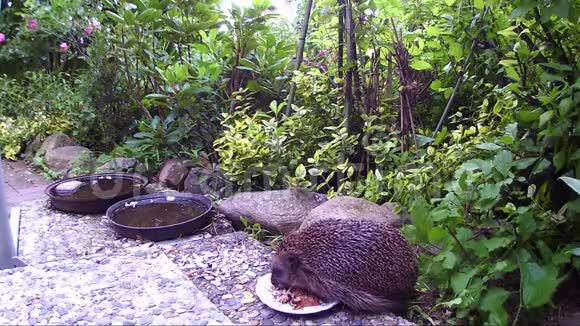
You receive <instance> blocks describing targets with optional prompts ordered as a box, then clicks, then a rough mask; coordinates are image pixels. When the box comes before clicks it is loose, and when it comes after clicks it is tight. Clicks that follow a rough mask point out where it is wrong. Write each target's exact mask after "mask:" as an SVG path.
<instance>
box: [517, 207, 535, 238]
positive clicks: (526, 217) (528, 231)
mask: <svg viewBox="0 0 580 326" xmlns="http://www.w3.org/2000/svg"><path fill="white" fill-rule="evenodd" d="M517 222H518V235H519V236H520V237H521V238H522V240H523V241H526V240H528V239H529V238H530V237H531V236H532V235H533V234H534V232H535V231H536V228H537V226H536V221H535V220H534V216H533V215H532V213H529V212H528V213H523V214H520V215H518V217H517Z"/></svg>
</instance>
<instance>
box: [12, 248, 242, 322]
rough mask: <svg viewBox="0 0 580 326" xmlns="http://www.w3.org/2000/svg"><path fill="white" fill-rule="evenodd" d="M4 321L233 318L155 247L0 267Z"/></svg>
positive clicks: (196, 320) (126, 320)
mask: <svg viewBox="0 0 580 326" xmlns="http://www.w3.org/2000/svg"><path fill="white" fill-rule="evenodd" d="M0 298H2V304H1V305H0V324H2V325H23V324H30V325H35V324H41V325H47V324H51V325H72V324H75V325H88V324H93V325H94V324H97V325H111V324H115V325H135V324H138V325H146V324H154V325H207V324H211V325H215V324H226V325H228V324H231V321H230V320H229V319H228V318H227V317H226V316H225V315H224V314H222V313H221V312H220V311H219V310H218V309H217V308H216V306H215V305H214V304H212V303H211V302H210V301H209V300H208V299H207V298H206V297H205V296H204V295H203V294H202V292H200V291H199V290H198V289H197V288H196V287H195V286H194V285H193V284H192V283H191V282H189V281H188V279H187V278H186V277H185V276H184V275H183V274H182V273H181V272H180V270H179V269H177V267H176V266H175V265H174V264H173V263H172V262H171V261H170V260H168V259H167V257H166V256H165V255H164V254H163V253H162V252H161V251H160V250H159V249H158V248H156V247H155V246H153V247H150V246H149V245H148V244H147V245H142V246H139V247H133V248H127V249H125V250H121V251H117V252H115V253H112V254H107V255H102V254H101V255H92V256H90V257H87V258H84V259H81V260H77V259H71V260H64V261H60V262H52V263H47V264H42V265H37V266H27V267H23V268H16V269H12V270H4V271H0Z"/></svg>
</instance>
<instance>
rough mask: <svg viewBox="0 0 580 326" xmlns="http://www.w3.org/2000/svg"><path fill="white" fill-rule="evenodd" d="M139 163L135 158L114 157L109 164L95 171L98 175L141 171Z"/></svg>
mask: <svg viewBox="0 0 580 326" xmlns="http://www.w3.org/2000/svg"><path fill="white" fill-rule="evenodd" d="M140 166H142V164H141V162H139V160H137V159H136V158H132V157H131V158H128V157H115V158H114V159H112V160H110V161H109V162H107V163H105V164H103V165H101V166H99V167H98V168H97V170H96V172H98V173H106V172H128V171H136V170H142V167H140Z"/></svg>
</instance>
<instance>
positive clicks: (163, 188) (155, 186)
mask: <svg viewBox="0 0 580 326" xmlns="http://www.w3.org/2000/svg"><path fill="white" fill-rule="evenodd" d="M145 192H146V193H147V194H156V193H161V192H177V190H175V189H171V188H169V187H167V185H166V184H165V183H163V182H149V183H148V184H147V185H146V186H145Z"/></svg>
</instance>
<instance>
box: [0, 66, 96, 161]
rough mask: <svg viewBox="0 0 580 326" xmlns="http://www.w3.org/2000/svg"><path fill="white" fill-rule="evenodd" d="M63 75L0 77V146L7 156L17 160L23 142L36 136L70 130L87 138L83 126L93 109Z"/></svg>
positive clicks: (40, 74) (29, 74)
mask: <svg viewBox="0 0 580 326" xmlns="http://www.w3.org/2000/svg"><path fill="white" fill-rule="evenodd" d="M66 77H67V76H66V75H63V74H58V75H50V74H44V73H34V72H30V73H27V74H26V75H25V79H23V80H13V79H10V78H8V77H7V76H2V77H1V78H0V87H1V88H0V124H2V127H3V128H2V129H1V131H0V147H1V148H2V149H1V153H2V154H3V155H4V156H6V157H7V158H9V159H16V158H17V155H18V153H20V152H21V150H22V149H23V146H24V144H25V143H26V142H27V141H28V140H30V139H31V138H33V137H35V136H36V135H40V136H46V135H50V134H52V133H55V132H64V133H69V134H71V135H72V136H73V137H75V138H77V139H81V140H82V139H83V138H86V137H88V135H85V134H83V133H82V130H84V129H83V126H84V125H86V124H88V123H89V121H91V120H92V117H93V115H92V113H91V112H92V111H91V109H90V108H87V106H86V103H85V102H84V100H83V98H82V97H81V96H80V94H79V93H78V92H77V91H76V90H75V88H74V87H73V86H71V85H70V84H69V82H68V81H67V80H65V78H66Z"/></svg>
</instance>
